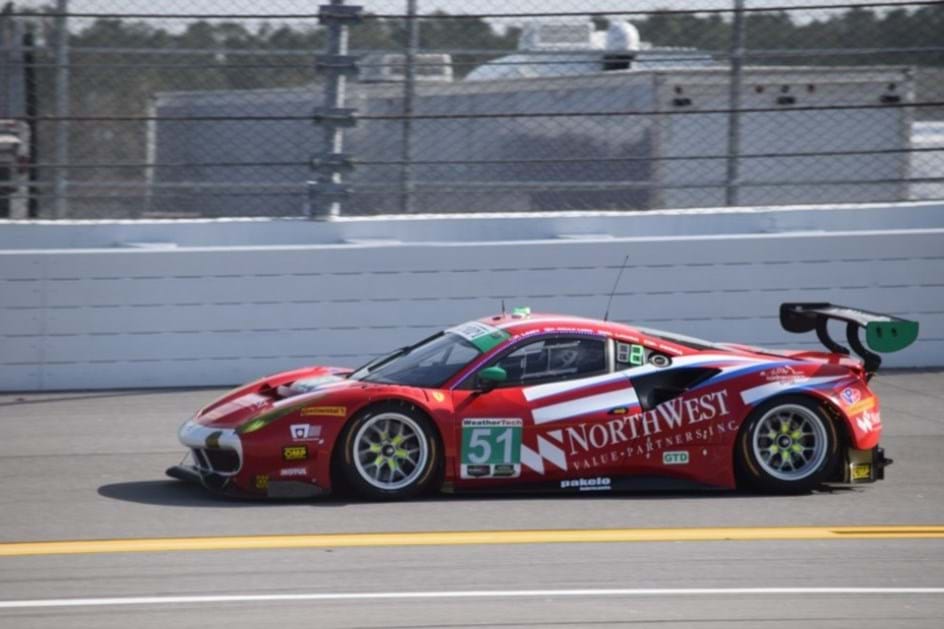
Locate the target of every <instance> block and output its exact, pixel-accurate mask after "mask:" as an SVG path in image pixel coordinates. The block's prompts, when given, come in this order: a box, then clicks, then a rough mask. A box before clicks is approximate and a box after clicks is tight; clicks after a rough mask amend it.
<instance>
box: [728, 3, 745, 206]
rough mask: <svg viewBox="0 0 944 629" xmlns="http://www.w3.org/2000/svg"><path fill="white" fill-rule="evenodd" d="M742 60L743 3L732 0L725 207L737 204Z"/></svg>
mask: <svg viewBox="0 0 944 629" xmlns="http://www.w3.org/2000/svg"><path fill="white" fill-rule="evenodd" d="M743 61H744V0H734V19H733V24H732V29H731V80H730V81H729V84H728V87H729V91H728V110H729V111H728V159H727V173H726V177H725V184H726V186H725V195H724V198H725V204H726V205H738V203H739V199H738V192H739V190H738V186H739V185H740V181H739V177H740V165H739V164H738V155H740V153H741V111H740V110H741V74H742V72H741V68H742V65H743Z"/></svg>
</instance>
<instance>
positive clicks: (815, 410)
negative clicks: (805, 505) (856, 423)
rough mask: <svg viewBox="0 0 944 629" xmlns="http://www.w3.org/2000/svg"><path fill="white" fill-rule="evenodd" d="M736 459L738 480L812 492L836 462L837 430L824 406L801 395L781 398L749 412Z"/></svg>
mask: <svg viewBox="0 0 944 629" xmlns="http://www.w3.org/2000/svg"><path fill="white" fill-rule="evenodd" d="M735 461H736V464H737V466H736V467H737V470H738V475H739V478H740V479H741V480H744V481H746V482H747V484H749V485H750V486H751V487H753V488H755V489H759V490H761V491H770V492H777V493H799V492H806V491H810V490H812V489H814V488H815V487H817V486H819V485H820V484H821V483H822V482H823V481H824V480H826V479H827V478H830V477H831V475H832V473H833V471H834V470H835V467H836V465H837V464H838V461H839V432H838V430H837V428H836V424H835V422H834V421H833V420H832V419H831V418H830V416H829V415H828V414H827V413H826V410H825V409H824V408H823V407H822V405H821V404H817V403H816V402H815V401H814V400H811V399H810V398H807V397H803V396H785V397H780V398H777V399H775V400H771V401H769V402H767V403H765V404H763V405H761V406H759V407H758V408H756V409H754V411H753V412H751V414H750V415H749V416H748V418H747V420H746V421H745V422H744V425H743V426H742V427H741V431H740V433H739V434H738V441H737V448H736V453H735Z"/></svg>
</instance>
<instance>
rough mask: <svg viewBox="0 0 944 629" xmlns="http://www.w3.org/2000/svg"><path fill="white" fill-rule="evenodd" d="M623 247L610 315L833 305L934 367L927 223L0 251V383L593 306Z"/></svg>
mask: <svg viewBox="0 0 944 629" xmlns="http://www.w3.org/2000/svg"><path fill="white" fill-rule="evenodd" d="M889 211H891V210H889ZM939 215H940V214H939ZM462 220H465V219H455V221H454V223H453V226H454V228H455V229H456V230H459V231H461V229H462V226H463V223H462V222H461V221H462ZM530 220H531V221H535V220H542V219H534V218H532V219H530ZM547 220H550V219H547ZM938 222H940V221H938ZM327 227H330V224H329V225H328V226H327ZM335 227H337V226H335ZM539 227H540V226H532V228H534V229H538V228H539ZM545 229H546V231H551V230H550V229H549V228H547V227H545ZM627 254H628V255H629V256H630V262H629V266H628V267H627V269H626V271H625V272H624V274H623V277H622V281H621V282H620V285H619V286H618V287H617V290H616V294H615V297H614V300H613V305H612V307H611V310H610V312H611V318H612V319H615V320H620V321H627V322H634V323H636V324H639V325H646V326H650V327H657V328H664V329H670V330H673V331H677V332H682V333H687V334H691V335H696V336H704V337H707V338H711V339H714V340H719V341H725V340H727V341H738V342H744V343H752V344H760V345H765V346H769V347H772V348H778V347H807V346H809V347H811V348H812V347H815V346H816V341H815V339H806V338H798V337H795V336H794V337H790V336H789V335H787V334H786V333H785V332H783V331H781V329H780V326H779V324H778V322H777V315H778V310H777V308H778V306H779V304H780V303H781V302H784V301H820V300H821V301H831V302H834V303H846V304H850V305H856V306H861V307H864V308H868V309H871V310H876V311H880V312H888V313H892V314H896V315H899V316H902V317H906V318H909V319H916V320H918V321H919V322H920V323H921V338H920V339H919V340H918V342H917V343H916V344H915V345H914V346H913V347H911V348H909V349H908V350H906V351H903V352H901V353H900V354H895V355H892V356H890V357H889V358H888V360H887V362H886V366H890V367H919V366H921V367H930V366H942V365H944V358H942V357H944V279H942V278H944V226H930V227H927V228H917V227H915V226H914V225H911V226H910V228H909V229H883V230H869V231H849V230H842V231H827V232H823V233H810V232H808V231H804V232H795V233H773V234H757V233H753V234H714V235H663V236H647V237H626V236H617V237H612V236H607V235H605V234H602V233H595V234H584V235H583V236H582V237H577V238H557V239H533V240H505V241H454V242H442V241H439V242H434V241H426V242H397V241H376V242H354V243H348V244H317V245H304V246H302V245H290V246H286V245H270V246H263V247H249V246H236V247H187V248H157V249H152V248H133V249H129V248H112V249H94V250H93V249H74V250H66V249H58V250H36V249H22V250H6V251H0V389H2V390H7V391H10V390H54V389H98V388H118V387H172V386H173V387H179V386H207V385H228V384H234V383H238V382H241V381H245V380H249V379H252V378H255V377H258V376H260V375H263V374H266V373H269V372H273V371H277V370H281V369H288V368H292V367H296V366H301V365H305V364H317V363H327V364H337V365H355V364H357V363H361V362H364V361H366V360H368V359H369V358H370V357H371V356H373V355H375V354H377V353H380V352H383V351H385V350H388V349H390V348H392V347H396V346H399V345H403V344H404V342H406V341H410V340H413V339H417V338H420V337H422V336H423V335H425V334H428V333H430V332H432V331H434V330H436V329H439V328H442V327H445V326H447V325H451V324H453V323H456V322H459V321H463V320H467V319H471V318H477V317H480V316H484V315H487V314H490V313H494V312H497V311H498V310H499V309H500V307H501V302H502V300H504V302H505V303H506V304H507V306H508V307H511V306H516V305H527V306H530V307H531V308H532V309H533V310H535V311H556V312H563V313H569V314H577V315H585V316H591V317H599V316H602V314H603V310H604V308H605V306H606V299H607V295H608V293H609V292H610V290H611V288H612V286H613V282H614V280H615V278H616V275H617V271H618V267H619V266H620V265H621V264H622V261H623V259H624V257H625V256H626V255H627Z"/></svg>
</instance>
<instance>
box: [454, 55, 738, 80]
mask: <svg viewBox="0 0 944 629" xmlns="http://www.w3.org/2000/svg"><path fill="white" fill-rule="evenodd" d="M606 54H607V51H606V50H590V51H572V52H561V53H559V54H541V55H534V54H529V53H520V54H513V55H508V56H505V57H500V58H498V59H493V60H491V61H488V62H486V63H483V64H482V65H480V66H479V67H477V68H476V69H474V70H473V71H472V72H470V73H469V75H468V76H467V77H465V80H466V81H492V80H496V79H533V78H538V77H549V76H576V75H586V74H597V73H600V72H603V71H604V70H603V61H604V57H605V55H606ZM718 65H719V64H718V63H717V62H716V61H714V60H713V59H712V57H711V55H709V54H708V53H705V52H703V51H699V50H696V49H679V48H650V49H648V50H640V51H638V52H634V53H633V60H632V62H631V65H630V68H631V69H630V70H619V72H627V71H628V72H632V71H645V70H669V69H693V68H704V67H716V66H718Z"/></svg>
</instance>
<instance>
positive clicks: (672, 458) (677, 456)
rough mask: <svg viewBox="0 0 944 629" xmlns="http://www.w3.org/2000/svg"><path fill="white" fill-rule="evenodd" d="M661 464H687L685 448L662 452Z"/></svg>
mask: <svg viewBox="0 0 944 629" xmlns="http://www.w3.org/2000/svg"><path fill="white" fill-rule="evenodd" d="M662 465H688V452H686V451H685V450H675V451H672V452H663V453H662Z"/></svg>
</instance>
